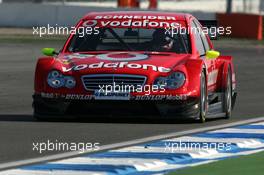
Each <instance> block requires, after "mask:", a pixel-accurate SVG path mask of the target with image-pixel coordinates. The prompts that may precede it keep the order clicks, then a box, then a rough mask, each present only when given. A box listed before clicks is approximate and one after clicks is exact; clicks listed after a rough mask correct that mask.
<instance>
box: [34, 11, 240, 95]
mask: <svg viewBox="0 0 264 175" xmlns="http://www.w3.org/2000/svg"><path fill="white" fill-rule="evenodd" d="M122 15H123V16H124V15H132V16H156V17H159V18H160V19H153V21H156V22H160V21H163V20H164V19H163V18H164V16H169V17H170V19H166V20H168V21H169V22H174V20H175V21H177V22H179V23H181V24H182V25H184V26H186V27H187V28H188V27H190V23H191V21H192V20H196V19H195V18H194V17H193V16H192V15H189V14H177V13H163V12H105V13H89V14H88V15H86V16H85V17H84V18H83V19H81V20H80V22H79V23H78V24H77V25H76V27H79V26H81V25H82V24H83V22H85V21H86V20H92V19H96V17H97V16H122ZM138 18H139V17H138ZM150 18H152V17H150ZM174 18H175V19H174ZM99 20H100V19H98V21H99ZM109 20H110V21H111V20H112V19H109ZM118 20H119V21H121V22H122V20H125V19H118ZM139 20H141V19H139ZM142 20H143V19H142ZM72 37H73V35H71V36H69V38H68V40H67V42H66V43H65V45H64V47H63V49H62V51H61V52H60V53H59V55H58V56H55V57H41V58H39V60H38V62H37V66H36V72H35V94H37V95H40V94H41V93H48V94H57V95H59V96H60V95H62V96H63V95H66V94H79V95H81V94H83V95H87V94H91V95H92V94H93V92H92V91H87V90H86V89H85V88H84V86H83V83H82V80H81V77H82V76H83V75H89V74H131V75H144V76H146V77H147V81H146V84H149V85H152V84H153V82H154V80H155V79H156V78H157V77H159V76H168V75H169V74H171V72H173V71H180V72H183V73H184V74H185V76H186V80H185V83H184V85H183V86H182V87H180V88H178V89H175V90H169V89H166V91H165V92H162V93H159V92H155V93H151V94H150V95H187V97H188V98H189V97H190V98H199V96H200V75H201V72H202V71H203V70H204V71H205V72H206V79H207V90H208V94H210V93H217V92H221V91H222V90H223V89H224V88H225V82H226V77H227V76H226V74H227V72H228V68H229V67H230V69H231V72H232V84H233V86H232V87H233V90H234V89H235V87H236V86H235V83H236V80H235V73H234V68H233V62H232V57H231V56H219V57H218V58H216V59H206V58H205V57H204V56H203V57H201V56H200V53H199V52H198V50H197V43H195V39H194V34H192V33H191V34H190V43H191V53H190V54H176V53H171V52H170V53H169V52H168V53H158V52H155V53H151V54H149V55H148V58H147V59H144V60H138V61H137V60H135V61H124V62H128V63H126V64H125V65H123V66H121V67H119V68H115V69H113V68H93V69H92V68H84V69H80V70H76V71H73V69H74V67H76V66H78V65H90V64H94V63H100V62H103V64H107V63H116V62H117V61H110V60H101V59H98V54H94V53H92V52H89V53H82V54H91V55H93V54H94V56H89V57H87V59H86V58H82V59H79V58H74V55H72V54H73V53H71V52H69V51H68V47H69V42H70V41H71V39H72ZM206 37H207V40H208V43H209V45H210V48H211V49H213V45H212V43H211V41H210V39H209V37H208V36H207V35H206ZM107 53H109V51H100V54H107ZM111 53H112V52H111ZM113 53H114V51H113ZM130 53H132V54H133V53H136V54H144V52H142V51H141V52H137V51H133V52H129V51H128V52H127V54H130ZM122 54H126V53H122ZM122 54H121V59H120V60H122ZM68 56H71V59H70V60H69V59H68V60H67V58H68ZM127 64H139V65H141V66H142V65H152V66H147V68H146V69H143V68H129V67H128V66H127ZM153 66H154V68H153ZM155 67H156V68H158V67H163V68H169V69H170V71H169V72H166V71H163V72H162V71H161V72H160V71H157V70H156V69H155ZM52 70H58V71H60V72H61V73H62V74H63V75H66V76H67V75H70V76H73V77H74V78H75V80H76V86H75V87H74V88H72V89H68V88H65V87H62V88H57V89H55V88H51V87H50V86H49V85H48V84H47V76H48V73H49V72H50V71H52ZM65 70H67V71H65ZM132 95H144V93H135V92H134V93H132Z"/></svg>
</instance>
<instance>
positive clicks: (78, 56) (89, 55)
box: [63, 53, 94, 59]
mask: <svg viewBox="0 0 264 175" xmlns="http://www.w3.org/2000/svg"><path fill="white" fill-rule="evenodd" d="M93 56H94V55H91V54H80V53H74V54H71V55H65V56H64V57H63V58H65V59H73V58H77V59H86V58H90V57H93Z"/></svg>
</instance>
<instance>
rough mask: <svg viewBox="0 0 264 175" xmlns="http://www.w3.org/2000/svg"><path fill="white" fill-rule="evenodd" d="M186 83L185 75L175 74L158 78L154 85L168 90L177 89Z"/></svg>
mask: <svg viewBox="0 0 264 175" xmlns="http://www.w3.org/2000/svg"><path fill="white" fill-rule="evenodd" d="M184 82H185V75H184V73H182V72H173V73H172V74H170V75H169V76H168V77H158V78H157V79H156V80H155V82H154V84H155V85H158V86H159V87H161V86H163V87H164V88H168V89H177V88H179V87H181V86H182V85H183V84H184Z"/></svg>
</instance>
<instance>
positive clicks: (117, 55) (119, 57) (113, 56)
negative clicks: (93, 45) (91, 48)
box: [97, 52, 148, 61]
mask: <svg viewBox="0 0 264 175" xmlns="http://www.w3.org/2000/svg"><path fill="white" fill-rule="evenodd" d="M97 58H98V59H100V60H108V61H138V60H145V59H147V58H148V55H145V54H140V53H133V52H129V53H128V52H113V53H107V54H101V55H98V56H97Z"/></svg>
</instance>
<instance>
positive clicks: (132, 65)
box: [62, 61, 171, 73]
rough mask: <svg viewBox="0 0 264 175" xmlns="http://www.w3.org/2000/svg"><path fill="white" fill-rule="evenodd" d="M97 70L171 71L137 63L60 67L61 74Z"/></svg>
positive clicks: (99, 63) (102, 63)
mask: <svg viewBox="0 0 264 175" xmlns="http://www.w3.org/2000/svg"><path fill="white" fill-rule="evenodd" d="M98 68H129V69H143V70H153V71H156V72H161V73H168V72H170V71H171V69H170V68H166V67H162V66H155V65H152V64H138V63H128V62H124V61H122V62H114V63H105V62H98V63H92V64H79V65H76V66H72V67H68V68H67V67H64V66H62V71H63V72H70V71H80V70H84V69H98Z"/></svg>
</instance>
